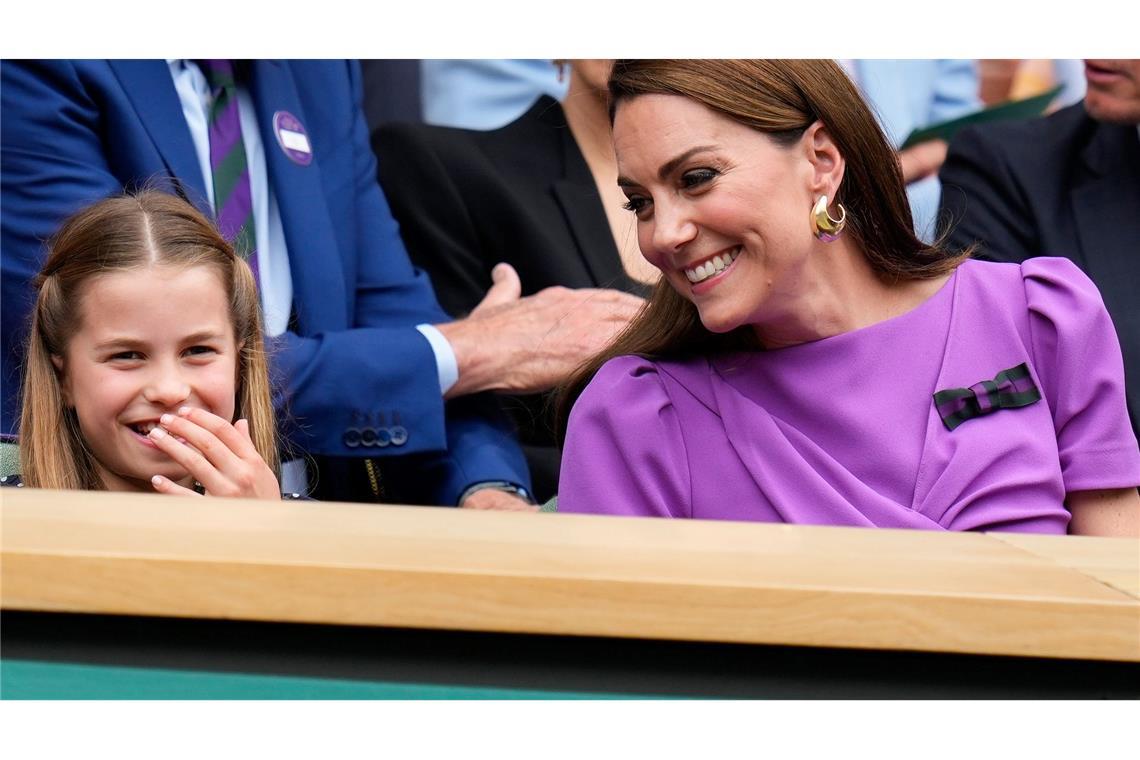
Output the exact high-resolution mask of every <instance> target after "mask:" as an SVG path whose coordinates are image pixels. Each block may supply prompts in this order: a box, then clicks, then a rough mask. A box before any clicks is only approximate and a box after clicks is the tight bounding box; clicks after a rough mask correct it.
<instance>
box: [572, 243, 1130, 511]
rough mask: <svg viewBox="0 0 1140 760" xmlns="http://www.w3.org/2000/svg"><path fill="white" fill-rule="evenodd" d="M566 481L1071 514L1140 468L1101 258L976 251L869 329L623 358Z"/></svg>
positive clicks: (585, 499)
mask: <svg viewBox="0 0 1140 760" xmlns="http://www.w3.org/2000/svg"><path fill="white" fill-rule="evenodd" d="M982 381H991V382H987V383H983V382H982ZM939 391H944V392H945V393H941V394H939V397H938V402H937V403H936V401H935V394H936V393H938V392H939ZM944 418H945V419H944ZM951 428H952V429H951ZM560 481H561V486H560V492H559V497H558V511H559V512H589V513H602V514H616V515H654V516H660V517H692V518H702V519H719V520H756V521H764V522H787V523H798V524H811V525H849V526H878V527H884V528H926V529H934V530H937V529H946V530H1009V531H1025V532H1036V533H1065V532H1066V528H1067V526H1068V523H1069V513H1068V511H1067V510H1066V509H1065V506H1064V499H1065V494H1066V493H1067V492H1070V491H1083V490H1091V489H1102V488H1126V487H1133V486H1136V485H1138V484H1140V448H1138V447H1137V443H1136V437H1135V436H1134V434H1133V432H1132V429H1131V427H1130V425H1129V421H1128V413H1127V411H1126V408H1125V401H1124V368H1123V362H1122V360H1121V355H1120V345H1119V342H1118V340H1117V337H1116V332H1115V330H1114V328H1113V326H1112V322H1111V320H1110V319H1109V316H1108V313H1107V312H1106V311H1105V308H1104V304H1103V303H1102V301H1101V299H1100V294H1099V293H1098V291H1097V289H1096V286H1094V285H1093V284H1092V282H1091V281H1090V280H1089V279H1088V277H1087V276H1086V275H1085V274H1084V273H1082V272H1081V271H1080V270H1079V269H1078V268H1077V267H1076V266H1075V265H1074V264H1073V263H1072V262H1070V261H1069V260H1068V259H1062V258H1039V259H1031V260H1029V261H1026V262H1024V263H1022V264H993V263H988V262H981V261H966V262H965V263H963V264H962V265H961V266H960V267H959V268H958V270H957V271H956V272H955V273H954V274H953V275H952V276H951V278H950V279H949V280H948V281H947V283H946V285H945V286H943V287H942V288H941V289H940V290H939V291H938V292H937V293H936V294H934V295H933V296H932V297H931V298H929V299H928V300H927V301H926V302H924V303H923V304H921V305H920V306H918V307H917V308H916V309H914V310H912V311H910V312H908V313H906V314H903V315H901V316H899V317H895V318H893V319H889V320H887V321H884V322H880V323H879V324H875V325H871V326H869V327H866V328H863V329H860V330H854V331H852V332H848V333H844V334H841V335H835V336H832V337H830V338H825V339H822V340H818V341H813V342H811V343H803V344H800V345H797V346H791V347H788V348H782V349H778V350H772V351H756V352H749V353H738V354H730V355H725V356H720V357H716V358H695V359H690V360H684V361H663V362H652V361H647V360H645V359H641V358H639V357H634V356H623V357H619V358H617V359H614V360H612V361H610V362H607V363H606V364H605V366H603V367H602V368H601V370H600V371H599V372H598V374H597V375H596V376H595V377H594V379H593V381H592V382H591V383H590V384H589V385H588V386H587V388H586V390H585V391H584V392H583V393H582V395H581V397H580V398H579V400H578V402H577V404H576V405H575V406H574V410H573V412H572V413H571V415H570V421H569V427H568V433H567V438H566V445H565V450H564V453H563V458H562V474H561V479H560Z"/></svg>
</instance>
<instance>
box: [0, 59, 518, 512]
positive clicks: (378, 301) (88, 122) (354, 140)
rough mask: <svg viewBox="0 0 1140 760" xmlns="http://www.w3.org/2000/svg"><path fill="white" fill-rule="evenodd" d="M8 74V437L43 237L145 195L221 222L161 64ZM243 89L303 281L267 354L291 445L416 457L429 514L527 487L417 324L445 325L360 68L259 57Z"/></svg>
mask: <svg viewBox="0 0 1140 760" xmlns="http://www.w3.org/2000/svg"><path fill="white" fill-rule="evenodd" d="M0 75H2V86H0V104H2V108H0V129H2V153H0V185H2V188H0V192H2V205H3V209H4V212H3V218H2V224H0V226H2V237H0V251H2V254H3V257H2V258H3V262H2V264H3V380H4V382H3V385H4V388H3V432H4V433H6V434H12V433H14V432H15V428H16V426H17V424H18V417H19V413H18V408H17V399H16V395H17V393H16V389H17V388H18V387H19V363H20V361H21V354H22V344H23V341H24V340H25V335H26V324H27V315H28V313H29V310H30V306H31V303H32V300H33V293H32V289H31V287H30V285H29V283H30V280H31V278H32V277H33V276H34V275H35V273H36V272H37V271H38V270H39V268H40V264H41V262H42V257H43V253H44V251H43V241H44V240H45V239H46V238H48V237H49V236H50V235H51V234H52V232H53V231H54V230H55V229H56V228H57V227H58V225H59V224H60V222H61V221H62V220H63V219H64V218H66V217H67V216H68V215H69V214H71V213H73V212H74V211H76V210H77V209H79V208H81V207H82V206H84V205H86V204H89V203H91V202H94V201H96V200H99V199H101V198H104V197H106V196H108V195H113V194H116V193H119V192H121V191H122V190H123V189H124V188H127V189H131V188H134V187H138V186H139V185H142V184H149V185H151V186H155V185H157V186H159V187H166V188H169V189H172V190H176V191H177V192H180V193H181V194H182V195H184V196H185V197H187V198H188V199H189V200H190V201H191V202H194V203H196V204H197V205H198V206H199V207H200V208H203V210H205V211H206V212H207V213H209V209H208V207H207V205H206V201H205V199H206V198H207V195H206V193H205V181H204V179H203V177H202V173H201V169H200V168H199V164H198V159H197V155H196V153H195V150H194V145H193V140H192V138H191V136H190V132H189V129H188V128H187V126H186V122H185V119H184V117H183V114H182V108H181V104H180V102H179V99H178V94H177V92H176V91H175V88H174V84H173V82H172V80H171V76H170V71H169V67H168V65H167V63H166V62H165V61H160V60H159V61H137V60H134V61H102V60H100V61H22V62H13V61H5V62H3V64H2V67H0ZM248 82H249V87H250V92H251V96H252V100H253V103H254V108H255V110H256V112H257V117H258V123H259V125H260V129H261V133H262V134H261V139H262V142H263V144H264V145H265V155H266V164H267V166H266V169H267V171H268V175H269V184H270V187H271V188H272V191H273V193H274V195H275V197H276V199H277V203H278V205H279V207H280V210H281V219H282V223H283V226H284V232H285V239H286V243H287V245H288V249H289V263H290V267H291V271H292V278H293V290H294V293H293V299H294V301H293V309H294V313H295V319H294V320H293V327H292V328H291V330H290V332H287V333H286V334H284V335H282V336H280V337H279V338H277V339H274V340H273V341H272V342H271V343H272V345H270V347H269V348H270V351H271V356H272V361H273V369H274V371H275V375H276V376H277V379H279V380H280V385H281V388H282V392H281V393H280V394H278V395H279V398H278V401H279V410H280V409H284V410H287V412H286V414H285V416H286V417H287V419H288V420H289V421H290V422H291V423H292V424H290V425H287V426H286V431H287V435H288V437H289V438H290V439H291V441H292V442H293V443H294V444H295V445H296V446H297V447H299V448H300V449H302V450H303V451H306V452H308V453H312V454H318V455H325V456H332V457H359V456H368V457H390V456H393V455H416V456H414V457H410V458H408V459H407V460H401V461H404V462H406V463H407V465H408V467H409V468H410V467H413V466H414V467H415V468H416V469H418V470H419V471H422V472H423V473H424V477H423V481H422V484H423V495H422V500H423V501H427V502H431V503H437V504H454V503H456V501H457V499H458V497H459V494H460V493H461V492H462V490H463V489H464V488H465V487H466V486H468V485H471V484H472V483H475V482H479V481H487V480H505V481H509V482H513V483H517V484H519V485H524V486H527V487H529V479H528V477H527V473H526V465H525V462H524V460H523V458H522V455H521V452H520V451H519V448H518V445H517V443H516V442H515V440H514V438H513V434H512V432H511V430H510V426H509V423H507V422H506V421H505V419H504V418H503V417H502V416H501V414H499V413H498V412H496V411H495V410H494V405H493V404H490V403H487V401H488V399H485V398H480V397H468V398H465V399H459V400H457V401H453V402H449V403H447V404H446V405H445V404H444V402H443V400H442V398H441V397H440V392H439V383H438V381H437V371H436V364H435V358H434V355H433V354H432V351H431V348H430V346H429V345H428V343H427V341H426V340H425V339H424V338H423V336H422V335H420V334H419V332H418V331H416V330H415V327H414V326H415V325H416V324H420V323H439V322H443V321H447V319H448V317H447V316H446V314H445V313H444V312H443V311H442V309H441V308H440V307H439V304H438V302H437V300H436V298H435V295H434V294H433V292H432V288H431V284H430V281H429V280H428V277H427V276H426V275H425V274H424V273H423V272H421V271H419V270H417V269H416V268H414V267H413V266H412V264H411V262H410V261H409V259H408V256H407V253H406V251H405V248H404V244H403V242H402V241H401V239H400V235H399V230H398V228H397V225H396V223H395V221H394V220H393V218H392V214H391V212H390V211H389V209H388V204H387V202H386V201H385V199H384V196H383V194H382V192H381V191H380V188H379V185H378V184H377V180H376V160H375V158H374V156H373V154H372V151H371V148H370V147H369V142H368V130H367V127H366V125H365V121H364V115H363V111H362V104H361V101H362V88H361V83H360V71H359V66H358V64H357V63H356V62H355V61H254V62H252V63H251V73H250V76H249V79H248ZM278 111H287V112H289V113H291V114H292V115H294V116H296V117H297V118H298V119H299V120H300V121H301V123H302V124H303V125H304V127H305V130H306V131H307V133H308V136H309V140H310V143H311V146H312V149H313V160H312V162H311V163H310V164H309V165H307V166H304V165H301V164H298V163H294V162H293V161H292V160H291V159H290V158H288V156H286V154H285V153H284V151H283V150H281V149H280V148H279V147H278V141H277V138H276V136H275V133H274V130H273V126H272V121H273V115H274V114H275V113H277V112H278ZM397 426H399V427H402V428H404V429H405V430H406V431H407V434H406V437H405V436H404V435H403V434H402V433H401V434H399V435H396V436H392V437H389V436H383V435H381V436H378V437H377V436H374V435H367V434H366V435H364V436H363V441H362V436H361V434H360V431H362V430H365V429H367V428H371V429H373V430H380V429H382V428H387V429H389V430H390V429H392V428H395V427H397ZM389 438H391V442H390V443H388V439H389ZM379 443H388V445H386V446H380V445H379ZM367 444H373V445H367ZM406 474H407V473H401V476H402V477H403V476H404V475H406Z"/></svg>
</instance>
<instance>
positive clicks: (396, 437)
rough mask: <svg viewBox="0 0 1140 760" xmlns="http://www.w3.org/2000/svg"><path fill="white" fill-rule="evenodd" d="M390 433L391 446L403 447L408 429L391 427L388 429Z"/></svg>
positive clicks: (398, 426) (406, 439)
mask: <svg viewBox="0 0 1140 760" xmlns="http://www.w3.org/2000/svg"><path fill="white" fill-rule="evenodd" d="M389 429H390V430H391V431H392V445H393V446H403V445H404V444H405V443H407V442H408V429H407V428H406V427H404V426H403V425H393V426H392V427H391V428H389Z"/></svg>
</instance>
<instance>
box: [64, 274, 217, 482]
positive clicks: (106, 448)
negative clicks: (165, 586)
mask: <svg viewBox="0 0 1140 760" xmlns="http://www.w3.org/2000/svg"><path fill="white" fill-rule="evenodd" d="M80 299H81V300H80V304H79V313H80V317H81V322H80V326H79V330H78V331H77V332H76V333H75V335H74V336H73V337H72V338H71V341H70V342H69V343H68V345H67V349H66V352H65V354H64V356H62V357H55V362H56V367H57V368H58V369H59V370H60V375H61V385H62V389H63V395H64V401H65V403H66V404H67V405H68V406H69V407H73V408H74V409H75V413H76V416H77V417H78V419H79V427H80V430H81V431H82V433H83V437H84V439H85V441H86V443H87V447H88V449H89V450H90V451H91V453H92V454H93V455H94V459H95V463H96V469H97V471H98V473H99V476H100V477H101V479H102V481H103V483H104V485H105V487H106V488H107V489H109V490H112V491H135V490H139V491H151V490H153V489H152V488H151V485H150V478H151V477H152V476H153V475H163V476H164V477H167V478H170V479H171V480H173V481H175V482H179V483H181V484H183V485H187V484H188V483H189V482H190V481H191V478H190V477H189V475H188V474H187V472H186V470H185V469H183V468H182V467H181V466H180V465H178V464H177V463H175V462H174V461H173V460H172V459H170V458H169V457H167V456H166V455H165V454H164V453H162V452H161V451H160V450H159V449H158V448H157V447H156V446H155V445H154V443H152V442H151V440H150V439H149V438H148V437H147V435H146V434H147V432H148V431H149V430H150V429H151V428H153V427H154V426H155V425H157V424H158V418H159V417H160V416H161V415H162V414H164V413H166V412H177V410H178V408H179V407H182V406H190V407H200V408H202V409H205V410H207V411H209V412H212V413H213V414H216V415H218V416H219V417H223V418H224V419H226V420H229V421H231V422H232V421H233V417H234V403H235V394H236V386H237V367H238V350H239V346H238V345H237V343H236V341H235V339H234V331H233V325H232V323H231V322H230V317H229V304H228V303H227V298H226V290H225V287H224V286H223V284H222V281H221V277H220V276H219V275H218V273H217V271H216V270H215V269H214V268H213V267H208V266H198V267H190V268H183V267H172V266H162V265H156V266H150V267H147V268H145V269H134V270H125V271H118V272H112V273H110V274H105V275H100V276H98V277H95V278H93V279H92V280H91V281H90V282H88V283H87V285H86V286H85V287H84V288H83V289H82V290H81V292H80Z"/></svg>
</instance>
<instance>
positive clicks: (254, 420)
mask: <svg viewBox="0 0 1140 760" xmlns="http://www.w3.org/2000/svg"><path fill="white" fill-rule="evenodd" d="M35 287H36V289H37V291H38V295H37V298H36V305H35V309H34V311H33V317H32V326H31V335H30V338H29V346H28V353H27V365H26V369H25V375H24V386H23V396H22V398H23V410H22V416H21V419H20V464H21V468H22V477H23V484H24V485H27V486H30V487H33V488H81V489H93V490H107V491H150V492H153V491H158V492H159V493H167V494H178V495H189V496H194V495H196V494H202V493H204V494H205V495H208V496H242V497H247V498H264V499H279V498H280V490H279V487H278V482H277V477H276V475H275V472H276V468H277V448H276V435H275V425H274V417H273V408H272V404H271V401H270V389H269V380H268V369H267V364H266V358H265V353H264V348H263V344H262V328H261V316H260V305H259V301H258V295H257V287H256V284H255V282H254V278H253V274H252V273H251V271H250V269H249V267H248V266H247V265H246V264H245V262H243V261H242V260H241V259H240V258H238V257H237V256H236V255H235V254H234V251H233V248H231V247H230V245H229V244H228V243H227V242H226V241H225V239H223V238H222V236H221V235H220V234H219V233H218V232H217V230H215V229H214V227H213V225H211V224H210V222H209V221H207V219H206V218H205V217H204V216H202V214H200V213H199V212H198V211H197V210H196V209H194V208H193V207H192V206H191V205H190V204H188V203H187V202H185V201H183V200H181V199H179V198H177V197H174V196H171V195H166V194H163V193H159V192H154V191H146V192H142V193H139V194H137V195H131V196H125V197H118V198H111V199H107V200H104V201H101V202H99V203H96V204H94V205H93V206H90V207H88V208H86V209H84V210H83V211H80V212H79V213H77V214H75V215H74V216H72V217H71V218H70V219H68V220H67V221H66V222H65V223H64V225H63V227H62V228H61V229H60V230H59V232H58V233H57V234H56V236H55V238H54V239H53V240H52V243H51V246H50V252H49V254H48V258H47V262H46V263H45V264H44V267H43V269H42V270H41V271H40V273H39V275H38V276H37V278H36V280H35Z"/></svg>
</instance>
